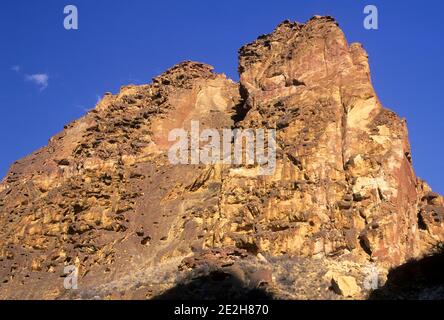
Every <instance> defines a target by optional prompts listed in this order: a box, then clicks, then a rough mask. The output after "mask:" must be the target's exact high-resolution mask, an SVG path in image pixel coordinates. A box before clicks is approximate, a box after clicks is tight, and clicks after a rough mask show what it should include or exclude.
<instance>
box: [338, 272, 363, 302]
mask: <svg viewBox="0 0 444 320" xmlns="http://www.w3.org/2000/svg"><path fill="white" fill-rule="evenodd" d="M331 285H332V287H333V290H334V291H335V292H336V293H338V294H340V295H342V296H344V297H354V296H356V295H358V294H359V293H360V291H361V288H359V286H358V284H357V283H356V279H355V278H353V277H350V276H341V275H334V276H333V278H332V279H331Z"/></svg>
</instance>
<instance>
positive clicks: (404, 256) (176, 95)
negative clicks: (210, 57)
mask: <svg viewBox="0 0 444 320" xmlns="http://www.w3.org/2000/svg"><path fill="white" fill-rule="evenodd" d="M239 73H240V82H239V83H235V82H233V81H231V80H229V79H227V78H226V77H225V76H224V75H218V74H215V73H213V72H212V68H211V67H210V66H208V65H205V64H201V63H197V62H183V63H180V64H178V65H176V66H175V67H173V68H171V69H169V70H168V71H166V72H165V73H164V74H162V75H160V76H158V77H156V78H155V79H153V82H152V83H151V84H149V85H141V86H127V87H123V88H122V89H121V91H120V92H119V93H118V94H116V95H113V94H109V93H108V94H106V95H105V96H104V98H103V100H102V101H101V102H100V103H99V104H98V105H97V106H96V108H95V109H94V110H92V111H90V112H89V113H88V114H87V115H85V116H84V117H83V118H81V119H79V120H77V121H74V122H73V123H71V124H69V125H67V126H66V127H65V129H64V130H63V131H62V132H61V133H59V134H58V135H56V136H55V137H53V138H51V139H50V141H49V144H48V146H46V147H44V148H42V149H41V150H38V151H36V152H34V153H33V154H31V155H29V156H28V157H26V158H24V159H22V160H19V161H17V162H16V163H14V165H13V166H12V167H11V169H10V171H9V173H8V175H7V176H6V177H5V179H4V180H3V181H2V183H1V184H0V228H1V236H0V282H1V284H0V298H47V299H51V298H73V297H81V298H93V297H95V296H99V297H101V298H125V299H131V298H152V297H155V296H156V295H159V294H161V293H162V292H163V291H164V290H166V289H168V288H171V287H172V286H173V285H174V284H175V283H177V281H179V280H180V279H185V277H186V274H187V272H191V270H197V271H196V272H200V273H202V274H207V273H208V272H209V271H208V270H213V271H214V270H223V271H221V272H222V274H229V275H230V277H231V276H232V277H234V278H235V279H238V280H239V279H240V281H241V282H246V283H248V282H249V281H250V280H251V279H250V278H249V277H250V276H251V275H254V274H256V275H258V274H259V275H260V274H261V271H260V270H269V271H267V272H263V274H262V275H261V276H260V277H259V276H258V277H257V278H258V279H259V278H260V279H262V280H260V279H259V280H257V279H256V278H255V277H254V276H253V278H254V279H256V280H254V279H253V280H254V281H251V282H252V283H256V285H258V284H260V283H267V289H266V290H268V291H267V292H268V293H272V294H273V295H274V296H275V297H280V298H285V299H293V298H295V299H304V298H307V299H318V298H320V299H322V298H327V299H335V298H337V297H336V296H335V295H334V294H333V293H332V292H331V290H329V289H328V288H329V286H330V283H329V281H330V280H331V279H330V280H325V279H324V280H322V279H323V278H322V275H320V273H322V272H324V273H326V272H327V271H328V270H329V269H330V267H331V266H332V265H334V266H336V267H335V268H336V269H341V268H342V269H343V271H344V272H350V270H352V271H353V273H354V275H353V276H354V279H356V280H358V282H359V284H358V286H360V287H362V283H364V280H365V277H366V276H367V275H366V272H367V271H366V270H367V268H369V267H371V266H374V265H376V266H377V268H379V269H378V270H379V271H378V272H380V274H381V275H383V274H385V273H386V272H387V270H388V268H390V267H394V266H398V265H400V264H402V263H404V262H405V261H407V260H409V259H412V258H416V257H420V256H421V255H423V254H426V253H427V252H428V251H429V250H431V249H432V248H433V247H434V246H436V245H437V244H438V243H440V242H442V241H443V240H444V225H443V223H444V206H443V205H444V199H443V198H442V197H441V196H440V195H438V194H436V193H433V192H432V190H431V189H430V187H429V186H428V185H427V184H426V183H425V182H423V181H422V180H420V179H418V178H417V177H416V176H415V174H414V171H413V168H412V163H411V151H410V146H409V141H408V134H407V127H406V123H405V121H404V120H403V119H400V118H399V117H398V116H397V115H396V114H394V113H393V112H391V111H389V110H387V109H385V108H384V107H383V106H382V104H381V102H380V101H379V99H378V97H377V95H376V93H375V91H374V89H373V86H372V84H371V79H370V68H369V64H368V58H367V54H366V52H365V51H364V49H363V48H362V46H361V45H360V44H356V43H355V44H350V45H349V44H348V43H347V41H346V39H345V36H344V34H343V33H342V31H341V29H340V28H339V27H338V24H337V23H336V22H335V21H334V20H333V18H331V17H314V18H312V19H311V20H310V21H308V22H307V23H306V24H299V23H293V22H289V21H285V22H283V23H281V24H280V25H279V26H278V27H277V28H276V29H275V30H274V31H273V32H272V33H271V34H268V35H264V36H261V37H259V38H258V39H257V40H256V41H254V42H253V43H250V44H248V45H246V46H244V47H242V48H241V49H240V51H239ZM192 120H197V121H199V123H200V126H201V129H205V128H216V129H222V128H253V129H254V128H271V129H276V130H277V162H276V164H277V165H276V170H275V171H274V173H273V174H272V175H270V176H260V175H257V167H255V166H229V165H222V164H215V165H173V164H171V163H170V162H169V160H168V154H167V152H168V149H169V147H170V146H171V144H172V142H169V141H168V134H169V132H170V131H171V130H172V129H175V128H184V129H187V130H189V129H190V124H191V121H192ZM294 263H300V265H299V266H298V267H296V266H294V265H293V264H294ZM66 265H76V266H78V267H79V272H80V279H79V287H80V290H79V291H77V292H73V291H69V290H65V289H64V288H63V278H62V276H63V268H64V266H66ZM337 266H339V267H337ZM178 267H180V268H178ZM230 268H231V269H230ZM202 270H204V271H202ZM207 271H208V272H207ZM339 271H340V270H339ZM211 272H212V271H211ZM292 272H294V274H291V273H292ZM271 275H273V277H274V278H276V279H275V280H273V279H271V280H270V277H271ZM216 278H217V277H216ZM265 278H266V281H265V280H264V279H265ZM249 279H250V280H249ZM289 279H291V281H292V283H288V281H290V280H289ZM309 279H311V283H310V282H309ZM257 282H258V283H257ZM270 282H272V283H270ZM295 284H297V285H298V287H296V286H295ZM301 286H302V288H301ZM116 290H118V291H119V292H123V294H121V295H117V296H116V294H117V293H116ZM308 291H310V292H308ZM353 296H354V297H356V298H364V297H365V292H361V293H360V294H358V295H357V296H356V294H355V292H353Z"/></svg>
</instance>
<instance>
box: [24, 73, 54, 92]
mask: <svg viewBox="0 0 444 320" xmlns="http://www.w3.org/2000/svg"><path fill="white" fill-rule="evenodd" d="M26 80H28V81H32V82H34V83H35V84H36V85H38V86H39V87H40V90H42V91H43V90H45V89H46V88H47V87H48V81H49V76H48V75H47V74H46V73H37V74H31V75H26Z"/></svg>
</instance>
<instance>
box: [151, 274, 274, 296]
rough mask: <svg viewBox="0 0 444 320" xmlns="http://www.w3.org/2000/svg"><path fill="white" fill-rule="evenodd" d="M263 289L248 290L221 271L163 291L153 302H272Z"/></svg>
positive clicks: (237, 280)
mask: <svg viewBox="0 0 444 320" xmlns="http://www.w3.org/2000/svg"><path fill="white" fill-rule="evenodd" d="M272 299H273V297H272V295H271V294H270V293H268V292H267V291H266V290H265V288H263V287H259V288H255V289H252V288H248V287H246V286H245V285H244V284H243V283H242V281H240V280H239V279H237V278H236V277H234V276H232V275H231V274H227V273H224V272H221V271H213V272H211V273H209V274H208V275H205V276H199V277H196V278H193V279H191V280H189V281H185V282H184V283H180V284H177V285H176V286H175V287H173V288H171V289H169V290H167V291H165V292H164V293H162V294H161V295H159V296H157V297H154V298H153V300H272Z"/></svg>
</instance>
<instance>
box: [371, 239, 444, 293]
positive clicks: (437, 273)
mask: <svg viewBox="0 0 444 320" xmlns="http://www.w3.org/2000/svg"><path fill="white" fill-rule="evenodd" d="M369 299H370V300H387V299H389V300H400V299H401V300H405V299H408V300H418V299H421V300H423V299H424V300H436V299H439V300H442V299H444V250H443V248H442V247H440V248H439V249H437V250H436V253H435V254H433V255H431V256H428V257H424V258H422V259H420V260H414V261H410V262H407V263H406V264H404V265H401V266H399V267H397V268H395V269H393V270H391V271H390V273H389V275H388V279H387V282H386V284H385V285H384V287H382V288H380V289H378V290H375V291H373V292H372V294H371V295H370V297H369Z"/></svg>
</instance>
